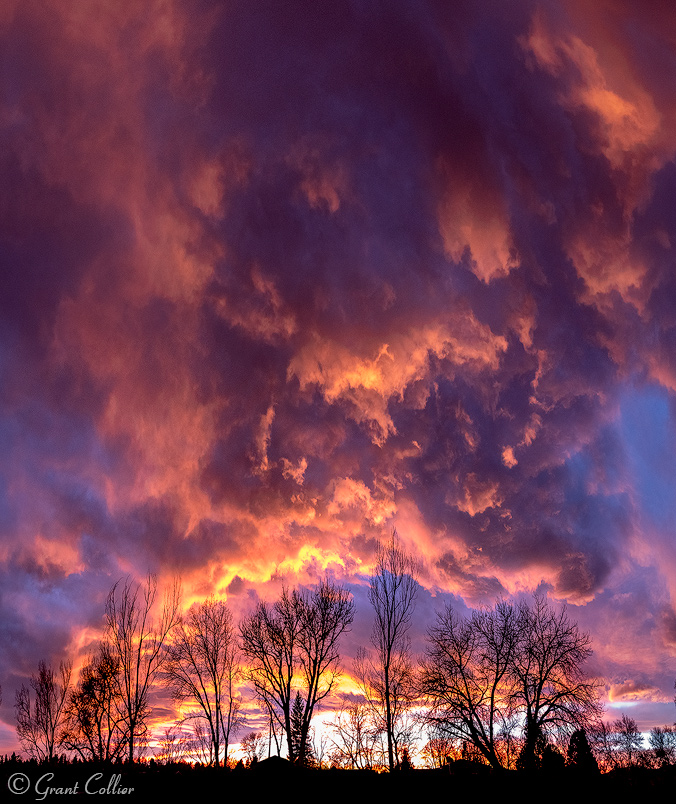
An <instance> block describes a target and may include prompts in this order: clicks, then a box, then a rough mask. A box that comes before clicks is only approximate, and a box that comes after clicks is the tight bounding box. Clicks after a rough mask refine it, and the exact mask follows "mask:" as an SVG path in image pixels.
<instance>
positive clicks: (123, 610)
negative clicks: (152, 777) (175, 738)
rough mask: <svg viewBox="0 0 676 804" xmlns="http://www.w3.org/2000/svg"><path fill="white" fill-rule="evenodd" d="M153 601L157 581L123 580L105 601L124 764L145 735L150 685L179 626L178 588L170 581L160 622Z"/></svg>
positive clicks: (153, 576) (107, 633)
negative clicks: (123, 739) (123, 735)
mask: <svg viewBox="0 0 676 804" xmlns="http://www.w3.org/2000/svg"><path fill="white" fill-rule="evenodd" d="M156 597H157V577H156V576H155V575H149V576H148V577H147V579H146V582H145V584H141V583H133V582H132V581H131V580H130V579H129V578H127V579H126V580H125V582H124V584H123V585H122V586H120V582H118V583H116V584H115V585H114V586H113V588H112V589H111V590H110V594H109V595H108V600H107V601H106V629H105V639H106V641H107V642H108V644H109V645H110V651H111V655H112V656H113V657H114V659H115V661H117V662H118V663H119V666H120V675H119V690H118V692H119V696H120V700H121V704H120V706H121V711H122V716H123V719H124V723H125V726H126V729H127V734H128V739H127V759H128V761H129V762H130V763H131V762H133V761H134V758H135V751H136V750H137V748H138V741H139V738H143V737H144V736H145V735H146V732H147V723H146V721H147V718H148V715H149V713H150V709H149V703H148V696H149V692H150V688H151V685H152V684H153V682H154V681H155V679H156V677H157V674H158V673H159V672H160V670H161V669H162V666H163V664H164V662H165V660H166V646H167V639H168V637H169V634H170V632H171V631H172V629H173V628H174V626H175V625H176V623H177V621H178V607H179V602H180V597H181V592H180V585H179V583H178V581H174V582H173V584H172V586H171V587H170V588H169V589H168V590H167V592H166V593H165V596H164V599H163V602H162V608H161V612H160V616H159V619H158V620H157V621H155V620H154V619H153V615H152V609H153V606H154V604H155V600H156Z"/></svg>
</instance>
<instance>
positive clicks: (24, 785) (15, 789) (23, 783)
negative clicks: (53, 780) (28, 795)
mask: <svg viewBox="0 0 676 804" xmlns="http://www.w3.org/2000/svg"><path fill="white" fill-rule="evenodd" d="M30 786H31V780H30V779H29V778H28V776H26V774H25V773H13V774H12V775H11V776H10V777H9V779H7V787H9V791H10V793H16V794H17V795H19V796H20V795H21V794H22V793H25V792H27V790H28V788H29V787H30Z"/></svg>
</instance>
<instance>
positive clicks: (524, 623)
mask: <svg viewBox="0 0 676 804" xmlns="http://www.w3.org/2000/svg"><path fill="white" fill-rule="evenodd" d="M518 634H519V643H518V646H517V649H516V651H515V654H514V661H513V663H512V671H511V672H512V675H513V679H514V688H513V693H512V695H513V697H512V702H513V705H514V706H515V707H516V708H517V709H519V710H520V711H521V712H522V715H523V718H524V731H525V743H524V748H523V751H522V755H521V758H522V763H523V766H524V767H532V766H533V765H534V764H535V762H536V749H537V743H538V739H539V737H540V735H546V733H547V732H548V731H551V730H560V731H572V730H575V729H579V728H584V727H585V726H588V725H589V724H590V723H593V722H596V721H597V720H598V719H599V718H600V715H601V706H600V704H599V684H598V682H597V681H596V679H591V678H587V677H586V675H585V673H584V663H585V661H586V660H587V659H588V658H589V657H590V656H591V654H592V649H591V639H590V637H589V634H586V633H582V632H581V631H580V630H579V628H578V626H577V624H576V623H573V622H571V621H570V619H569V618H568V613H567V610H566V607H565V606H564V607H562V608H561V610H560V611H558V612H557V611H555V610H554V608H553V607H552V606H551V605H550V604H549V603H548V602H547V601H546V599H545V598H544V597H542V596H540V595H536V596H535V597H534V599H533V603H532V604H529V603H526V602H523V603H521V604H520V605H519V616H518Z"/></svg>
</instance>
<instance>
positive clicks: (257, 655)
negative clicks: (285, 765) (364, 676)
mask: <svg viewBox="0 0 676 804" xmlns="http://www.w3.org/2000/svg"><path fill="white" fill-rule="evenodd" d="M353 618H354V604H353V603H352V601H351V599H350V595H349V594H348V592H347V591H345V590H344V589H342V588H341V587H338V586H335V585H333V584H332V583H330V582H328V581H321V582H320V583H319V584H318V586H317V587H316V588H315V589H313V590H312V591H302V592H301V591H299V590H297V589H294V590H293V591H291V592H289V591H288V589H286V588H285V589H283V590H282V595H281V597H280V599H279V600H277V601H276V602H275V603H274V604H273V605H272V606H269V605H268V604H267V603H264V602H261V603H259V604H258V606H257V607H256V609H255V611H254V612H253V613H252V614H251V615H249V616H248V617H245V618H244V619H243V620H242V622H241V623H240V634H241V643H242V651H243V653H244V654H245V655H246V656H247V658H248V659H249V670H248V675H249V679H250V680H251V681H252V683H253V684H254V687H255V689H256V692H257V694H258V695H259V697H260V698H261V699H262V700H263V701H264V702H265V705H266V707H267V708H268V711H270V712H271V713H274V715H275V717H276V719H277V721H278V723H279V724H280V726H281V727H282V729H283V731H284V734H285V735H286V742H287V751H288V755H289V759H290V760H291V761H292V762H298V763H300V764H303V763H304V762H305V759H306V755H307V746H308V734H309V731H310V722H311V720H312V715H313V713H314V710H315V708H316V706H317V705H318V704H319V703H320V702H321V701H322V700H323V699H324V698H325V697H326V696H327V695H328V694H329V693H330V692H331V690H332V688H333V685H334V683H335V680H336V678H337V676H338V673H339V669H338V660H339V658H340V654H339V653H338V640H339V637H340V635H341V634H342V633H343V632H344V631H345V630H347V629H348V628H349V626H350V625H351V623H352V620H353ZM297 687H300V688H301V689H302V690H303V692H304V705H303V711H302V716H301V722H300V728H299V738H298V740H297V741H296V743H295V744H294V737H293V727H292V722H291V708H292V702H293V697H294V693H295V692H296V691H297Z"/></svg>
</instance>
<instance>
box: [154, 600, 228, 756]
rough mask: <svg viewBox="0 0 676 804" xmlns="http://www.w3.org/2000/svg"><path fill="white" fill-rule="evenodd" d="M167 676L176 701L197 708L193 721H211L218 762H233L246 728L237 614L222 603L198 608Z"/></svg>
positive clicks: (177, 642) (186, 622) (183, 624)
mask: <svg viewBox="0 0 676 804" xmlns="http://www.w3.org/2000/svg"><path fill="white" fill-rule="evenodd" d="M174 633H175V635H174V639H173V642H172V643H171V644H170V646H169V648H168V655H167V662H166V665H165V669H164V671H163V673H162V676H163V678H164V680H165V683H166V684H167V685H168V687H169V688H170V689H171V691H172V694H173V696H174V699H175V700H176V701H178V702H180V703H184V702H186V701H190V702H194V703H196V704H197V711H196V712H193V713H192V714H191V715H189V717H201V718H203V719H204V720H205V721H206V724H207V726H208V729H209V734H210V739H211V742H212V748H213V751H212V753H213V758H214V759H213V761H214V763H215V764H216V765H220V756H221V750H222V751H223V763H224V764H227V761H228V746H229V743H230V738H231V736H232V735H233V734H234V733H235V731H236V729H237V728H238V727H239V725H240V723H241V718H240V715H239V712H240V705H241V700H240V698H239V696H238V695H237V692H236V684H237V680H238V678H239V677H240V674H241V673H240V668H239V664H238V650H237V639H236V634H235V628H234V626H233V622H232V614H231V613H230V611H229V609H228V608H227V606H226V605H225V603H224V602H223V601H220V600H218V601H217V600H214V599H213V598H210V599H208V600H206V601H205V602H204V603H202V604H200V605H196V606H193V607H192V608H191V609H190V611H189V612H188V614H187V615H186V617H185V618H183V619H182V620H181V621H180V623H179V626H178V628H177V629H176V631H175V632H174Z"/></svg>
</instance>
